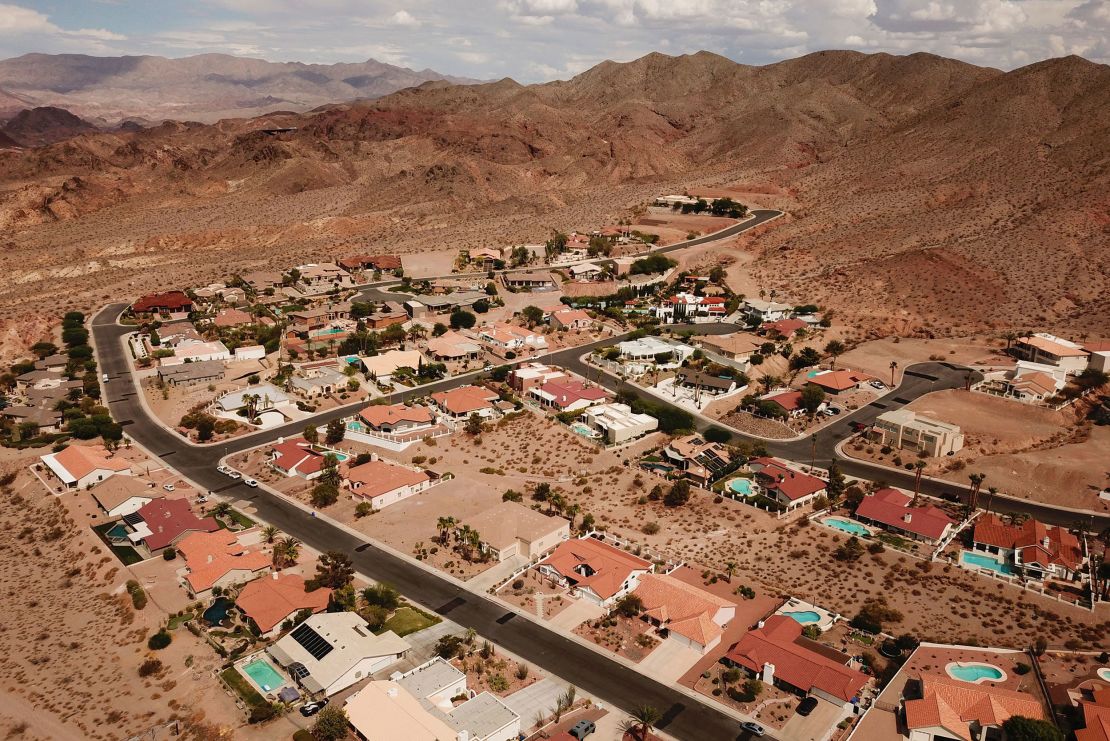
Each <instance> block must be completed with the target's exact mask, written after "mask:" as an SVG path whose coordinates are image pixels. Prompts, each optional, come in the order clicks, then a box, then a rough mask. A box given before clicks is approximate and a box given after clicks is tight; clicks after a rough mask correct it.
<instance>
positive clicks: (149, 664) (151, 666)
mask: <svg viewBox="0 0 1110 741" xmlns="http://www.w3.org/2000/svg"><path fill="white" fill-rule="evenodd" d="M160 671H162V662H161V661H159V660H158V659H147V660H146V661H144V662H143V663H142V664H140V665H139V676H140V677H149V676H151V675H152V674H157V673H158V672H160Z"/></svg>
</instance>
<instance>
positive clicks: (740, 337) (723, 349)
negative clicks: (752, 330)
mask: <svg viewBox="0 0 1110 741" xmlns="http://www.w3.org/2000/svg"><path fill="white" fill-rule="evenodd" d="M700 342H701V346H702V347H703V348H705V349H706V350H708V351H709V352H715V353H717V354H718V355H723V356H724V357H726V358H729V359H730V360H736V361H738V362H743V363H747V362H748V361H749V360H751V357H752V355H755V354H756V353H758V352H759V348H760V346H761V345H762V344H763V342H764V340H763V338H761V337H757V336H755V335H754V334H748V333H747V332H734V333H732V334H721V335H706V336H705V337H702V338H701V339H700Z"/></svg>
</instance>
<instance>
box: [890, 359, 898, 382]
mask: <svg viewBox="0 0 1110 741" xmlns="http://www.w3.org/2000/svg"><path fill="white" fill-rule="evenodd" d="M897 368H898V361H897V360H892V361H890V387H891V388H894V371H895V370H897Z"/></svg>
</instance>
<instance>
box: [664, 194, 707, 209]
mask: <svg viewBox="0 0 1110 741" xmlns="http://www.w3.org/2000/svg"><path fill="white" fill-rule="evenodd" d="M697 202H698V199H697V198H694V197H693V196H659V197H658V198H656V199H655V201H654V202H653V203H654V204H655V205H656V206H665V207H667V208H671V207H673V206H676V205H677V206H693V205H695V204H696V203H697Z"/></svg>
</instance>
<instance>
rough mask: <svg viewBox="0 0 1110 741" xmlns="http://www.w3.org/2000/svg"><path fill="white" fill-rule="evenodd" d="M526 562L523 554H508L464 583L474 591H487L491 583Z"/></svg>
mask: <svg viewBox="0 0 1110 741" xmlns="http://www.w3.org/2000/svg"><path fill="white" fill-rule="evenodd" d="M526 563H528V559H527V558H525V557H524V556H510V557H509V558H506V559H505V560H504V561H502V562H501V563H499V564H497V565H496V566H491V567H490V568H488V569H486V570H485V571H483V572H482V573H480V574H478V575H477V576H476V577H474V578H473V579H471V580H469V581H468V582H467V583H466V586H467V587H469V588H470V589H472V590H474V591H475V592H485V591H488V590H489V588H490V587H492V586H493V585H495V584H497V583H499V582H501V581H503V580H505V579H508V578H509V576H510V575H511V574H512V573H513V572H514V571H516V570H517V569H519V568H521V567H523V566H524V565H525V564H526Z"/></svg>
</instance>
